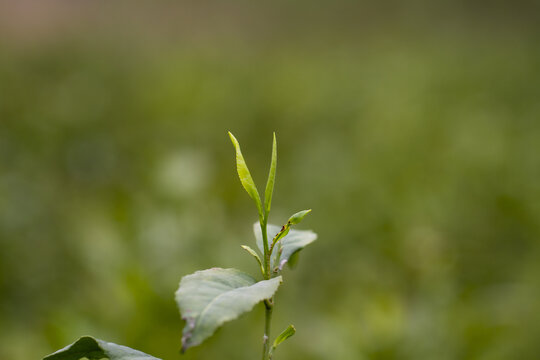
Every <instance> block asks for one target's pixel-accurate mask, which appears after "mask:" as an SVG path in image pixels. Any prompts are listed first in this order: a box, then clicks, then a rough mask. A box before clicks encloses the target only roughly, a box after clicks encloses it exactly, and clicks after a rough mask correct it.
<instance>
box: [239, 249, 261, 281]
mask: <svg viewBox="0 0 540 360" xmlns="http://www.w3.org/2000/svg"><path fill="white" fill-rule="evenodd" d="M240 246H242V249H244V250H246V251H247V252H248V253H249V254H250V255H251V256H253V257H254V258H255V260H257V262H258V263H259V265H260V266H261V272H262V273H263V275H264V266H263V263H262V260H261V258H260V257H259V254H257V252H256V251H255V250H253V249H252V248H250V247H249V246H247V245H240Z"/></svg>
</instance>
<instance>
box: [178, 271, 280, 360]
mask: <svg viewBox="0 0 540 360" xmlns="http://www.w3.org/2000/svg"><path fill="white" fill-rule="evenodd" d="M281 281H282V280H281V276H278V277H275V278H273V279H270V280H263V281H259V282H257V281H256V280H255V279H254V278H252V277H251V276H250V275H248V274H246V273H243V272H241V271H239V270H236V269H221V268H212V269H208V270H202V271H197V272H195V273H194V274H191V275H187V276H184V277H183V278H182V280H181V281H180V287H179V289H178V291H176V303H177V304H178V307H179V308H180V313H181V315H182V318H183V319H184V320H185V321H186V326H185V327H184V331H183V336H182V351H185V350H186V349H188V348H190V347H192V346H195V345H199V344H200V343H201V342H203V341H204V340H205V339H206V338H208V337H209V336H211V335H212V334H213V333H214V332H215V331H216V329H217V328H218V327H220V326H221V325H223V323H225V322H227V321H230V320H234V319H236V318H237V317H238V316H240V315H241V314H243V313H245V312H248V311H250V310H251V309H252V308H253V307H254V306H255V304H257V303H259V302H261V301H263V300H265V299H270V298H271V297H272V296H273V295H274V293H275V292H276V290H277V288H278V287H279V285H280V284H281Z"/></svg>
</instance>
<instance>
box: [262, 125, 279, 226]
mask: <svg viewBox="0 0 540 360" xmlns="http://www.w3.org/2000/svg"><path fill="white" fill-rule="evenodd" d="M276 165H277V144H276V133H274V140H273V142H272V161H271V162H270V171H269V172H268V180H267V182H266V190H265V191H264V209H265V211H266V216H267V217H268V214H269V213H270V206H271V205H272V194H273V192H274V183H275V181H276Z"/></svg>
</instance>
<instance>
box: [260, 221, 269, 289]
mask: <svg viewBox="0 0 540 360" xmlns="http://www.w3.org/2000/svg"><path fill="white" fill-rule="evenodd" d="M267 222H268V220H267V218H266V216H265V217H264V218H263V220H262V221H261V222H260V224H261V232H262V238H263V252H264V254H263V256H264V278H265V280H268V279H270V275H271V273H270V253H269V249H268V233H267V231H266V224H267Z"/></svg>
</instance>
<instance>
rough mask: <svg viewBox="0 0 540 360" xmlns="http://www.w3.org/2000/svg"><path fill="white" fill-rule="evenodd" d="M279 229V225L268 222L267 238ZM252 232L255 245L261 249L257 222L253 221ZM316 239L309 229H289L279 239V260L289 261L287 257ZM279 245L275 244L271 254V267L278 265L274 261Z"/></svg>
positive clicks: (272, 236)
mask: <svg viewBox="0 0 540 360" xmlns="http://www.w3.org/2000/svg"><path fill="white" fill-rule="evenodd" d="M280 230H281V227H280V226H276V225H271V224H268V227H267V232H268V239H273V238H274V236H276V234H277V233H279V231H280ZM253 232H254V233H255V239H256V240H257V246H258V247H259V249H260V250H261V251H263V250H262V249H263V240H262V232H261V228H260V226H259V223H258V222H257V223H255V224H254V225H253ZM316 239H317V234H315V233H314V232H313V231H311V230H293V229H291V230H290V231H289V233H288V234H287V235H285V237H283V238H282V239H281V240H280V241H281V248H282V249H283V250H282V253H281V257H280V261H283V260H285V261H289V258H290V257H291V256H292V255H293V254H295V253H297V252H298V251H300V250H302V249H303V248H304V247H306V246H307V245H309V244H311V243H312V242H314V241H315V240H316ZM279 248H280V247H279V246H275V247H274V250H273V251H272V254H271V257H270V259H271V267H272V268H274V267H276V266H279V264H275V261H276V257H277V256H276V255H277V253H278V251H279Z"/></svg>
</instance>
